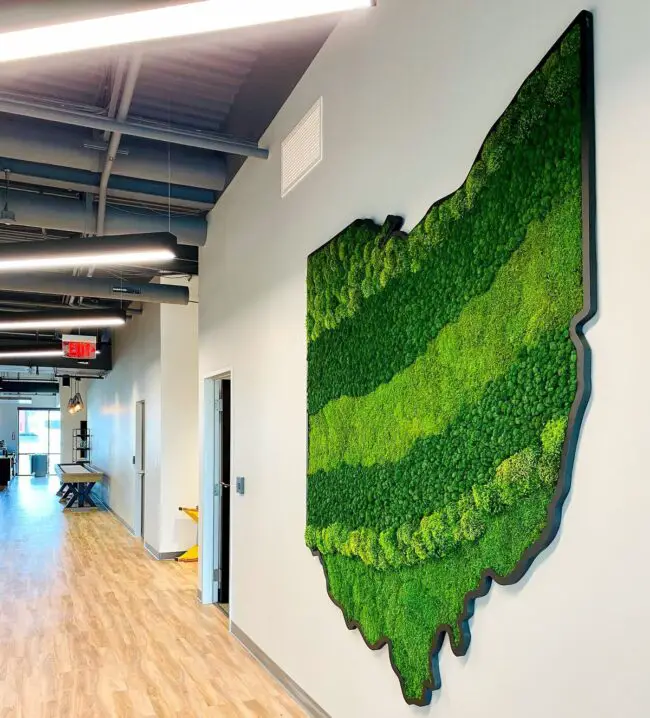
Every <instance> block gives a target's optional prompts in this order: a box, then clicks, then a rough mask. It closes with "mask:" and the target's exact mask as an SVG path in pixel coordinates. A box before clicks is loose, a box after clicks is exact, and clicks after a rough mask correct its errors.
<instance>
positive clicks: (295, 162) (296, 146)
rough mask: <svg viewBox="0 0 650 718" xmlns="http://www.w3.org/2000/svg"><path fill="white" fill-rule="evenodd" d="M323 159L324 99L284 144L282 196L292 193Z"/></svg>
mask: <svg viewBox="0 0 650 718" xmlns="http://www.w3.org/2000/svg"><path fill="white" fill-rule="evenodd" d="M322 159H323V98H322V97H321V98H319V100H318V101H317V102H316V104H315V105H314V106H313V107H312V108H311V109H310V110H309V112H308V113H307V114H306V115H305V116H304V117H303V118H302V120H300V122H299V123H298V124H297V125H296V126H295V127H294V129H293V130H292V131H291V133H290V134H289V135H288V136H287V138H286V139H285V140H284V142H283V143H282V196H283V197H284V196H285V195H286V194H287V193H288V192H290V191H291V190H292V189H293V188H294V187H295V186H296V185H297V184H298V182H300V181H301V180H302V179H304V178H305V177H306V176H307V175H308V174H309V172H311V171H312V170H313V169H314V167H316V165H317V164H318V163H319V162H320V161H321V160H322Z"/></svg>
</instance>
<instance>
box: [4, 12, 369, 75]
mask: <svg viewBox="0 0 650 718" xmlns="http://www.w3.org/2000/svg"><path fill="white" fill-rule="evenodd" d="M372 5H374V0H203V2H194V3H188V4H186V5H176V6H171V7H162V8H157V9H155V10H141V11H139V12H132V13H125V14H121V15H110V16H108V17H103V18H97V19H93V20H79V21H76V22H68V23H64V24H61V25H50V26H47V27H38V28H33V29H30V30H17V31H14V32H6V33H2V34H0V62H9V61H11V60H24V59H26V58H29V57H45V56H47V55H60V54H62V53H66V52H75V51H78V50H90V49H92V48H97V47H109V46H111V45H127V44H130V43H134V42H145V41H147V40H159V39H163V38H172V37H181V36H183V35H199V34H202V33H207V32H216V31H219V30H234V29H236V28H244V27H251V26H253V25H262V24H266V23H272V22H279V21H282V20H295V19H298V18H305V17H312V16H317V15H327V14H329V13H338V12H344V11H347V10H357V9H359V8H367V7H371V6H372Z"/></svg>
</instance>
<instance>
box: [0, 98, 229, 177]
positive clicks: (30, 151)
mask: <svg viewBox="0 0 650 718" xmlns="http://www.w3.org/2000/svg"><path fill="white" fill-rule="evenodd" d="M2 96H4V95H3V93H0V97H2ZM87 137H88V142H85V141H84V139H83V138H80V136H79V130H75V129H74V128H71V127H65V126H62V125H56V124H45V123H44V122H40V121H37V120H30V119H25V118H18V117H11V116H5V117H3V118H2V124H1V125H0V157H3V158H14V159H19V160H21V161H24V162H27V163H29V162H31V163H35V164H40V165H42V166H43V169H44V174H46V173H47V169H48V168H49V170H50V171H51V172H52V178H53V179H56V178H61V176H60V175H61V172H60V169H59V168H65V167H67V168H70V169H73V170H82V171H84V172H86V173H98V172H100V171H101V169H102V164H103V161H104V151H101V150H99V149H95V148H94V147H91V146H90V144H89V143H90V138H91V134H90V133H88V135H87ZM121 146H124V147H125V149H126V151H127V152H128V154H125V155H119V154H118V155H117V157H116V158H115V162H114V165H113V173H114V174H115V175H118V176H121V177H125V178H127V177H128V178H134V179H138V180H142V181H144V182H147V181H149V182H160V183H162V184H165V185H167V184H168V183H169V182H171V183H172V185H183V186H187V187H199V188H202V189H209V190H215V191H219V190H222V189H223V188H224V186H225V182H226V163H225V161H224V159H223V158H222V157H220V156H219V155H217V154H216V153H211V152H204V151H201V150H193V149H191V148H187V147H178V146H177V145H172V146H171V147H169V148H168V147H166V146H165V145H164V144H160V143H151V142H144V141H137V140H130V141H128V140H127V139H126V138H125V139H124V141H123V145H121ZM10 169H11V171H12V172H13V173H14V174H19V173H20V172H21V168H20V167H19V166H16V167H11V168H10ZM72 179H74V180H75V181H77V182H83V181H88V180H87V178H85V177H84V176H83V175H82V176H80V177H77V178H75V177H74V176H73V177H72ZM109 187H110V185H109Z"/></svg>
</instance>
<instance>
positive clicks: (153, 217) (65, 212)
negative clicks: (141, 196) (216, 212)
mask: <svg viewBox="0 0 650 718" xmlns="http://www.w3.org/2000/svg"><path fill="white" fill-rule="evenodd" d="M9 205H10V207H11V209H12V211H13V212H14V214H15V215H16V222H17V223H18V224H22V225H27V226H30V227H47V228H48V229H54V230H61V231H65V232H71V233H79V234H86V233H88V232H89V231H90V230H91V229H94V222H93V219H92V218H89V217H88V214H87V212H86V207H85V205H84V203H83V202H82V201H81V200H79V199H77V198H76V197H66V196H56V195H48V194H42V193H38V192H23V191H18V190H10V191H9ZM104 229H105V233H106V234H139V233H147V232H168V231H169V232H171V233H172V234H175V235H176V237H177V239H178V242H179V244H189V245H192V246H195V247H202V246H203V245H204V244H205V240H206V232H207V224H206V220H205V218H204V217H201V216H196V215H183V216H178V215H177V216H173V215H172V216H171V218H170V217H169V216H168V215H167V214H166V213H163V212H147V210H145V209H143V208H134V209H133V210H129V209H128V208H118V207H113V206H111V205H109V206H108V207H107V208H106V220H105V226H104Z"/></svg>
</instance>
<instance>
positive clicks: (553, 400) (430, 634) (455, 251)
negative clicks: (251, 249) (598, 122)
mask: <svg viewBox="0 0 650 718" xmlns="http://www.w3.org/2000/svg"><path fill="white" fill-rule="evenodd" d="M592 73H593V59H592V19H591V15H589V14H588V13H586V12H585V13H582V14H581V15H580V16H579V17H578V18H577V19H576V20H575V22H574V23H573V24H572V25H571V26H570V27H569V29H568V30H567V31H566V32H565V33H564V35H563V36H562V37H561V38H560V40H558V42H557V43H556V44H555V46H554V47H553V48H552V49H551V51H550V52H549V53H548V55H547V56H546V57H545V58H544V59H543V60H542V62H541V63H540V64H539V66H538V67H537V68H536V69H535V70H534V71H533V72H532V74H531V75H530V76H529V77H528V78H527V79H526V81H525V82H524V84H523V85H522V86H521V88H520V90H519V91H518V93H517V95H516V96H515V98H514V99H513V101H512V102H511V104H510V105H509V106H508V108H507V109H506V110H505V112H504V113H503V115H502V116H501V117H500V118H499V120H498V121H497V122H496V124H495V125H494V126H493V128H492V129H491V131H490V132H489V134H488V136H487V138H486V140H485V142H484V144H483V146H482V148H481V150H480V152H479V154H478V156H477V158H476V160H475V162H474V164H473V165H472V167H471V170H470V172H469V174H468V176H467V179H466V180H465V182H464V184H463V185H462V186H461V187H460V188H459V189H458V190H456V191H455V192H454V193H453V194H451V195H449V196H448V197H445V198H444V199H441V200H440V201H438V202H436V203H435V204H434V205H433V207H432V208H431V209H430V210H429V211H428V212H427V214H426V216H425V217H424V219H423V220H422V221H421V222H420V223H419V224H418V225H417V226H416V227H415V228H414V229H413V230H412V231H411V232H410V233H409V234H405V233H404V232H402V231H401V224H402V223H401V220H400V219H399V218H397V217H392V216H389V218H388V219H387V220H386V222H385V224H384V225H383V226H381V227H380V226H378V225H376V224H375V223H374V222H372V221H369V220H360V221H357V222H355V223H353V224H352V225H351V226H349V227H348V228H347V229H345V230H344V231H343V232H341V234H339V235H338V236H336V237H335V238H334V239H332V240H331V241H330V242H329V243H328V244H326V245H325V246H323V247H321V248H320V249H319V250H317V251H316V252H314V253H313V254H312V255H311V256H310V258H309V262H308V271H307V294H308V315H307V334H308V411H309V468H308V482H307V483H308V505H307V528H306V542H307V545H308V546H309V548H310V549H312V551H313V552H314V554H315V555H318V556H319V557H320V559H321V561H322V564H323V567H324V570H325V574H326V578H327V587H328V591H329V594H330V596H331V598H332V599H333V600H334V602H335V603H336V604H337V605H338V606H339V607H340V608H341V610H342V612H343V615H344V618H345V621H346V623H347V625H348V627H349V628H357V629H359V631H360V632H361V634H362V635H363V638H364V639H365V641H366V643H367V644H368V646H369V647H371V648H373V649H374V648H379V647H381V646H383V645H385V644H388V645H389V654H390V661H391V664H392V666H393V668H394V670H395V672H396V674H397V676H398V677H399V680H400V683H401V687H402V691H403V694H404V698H405V699H406V701H407V702H408V703H413V704H417V705H425V704H427V703H429V702H430V700H431V692H432V690H435V689H437V688H439V687H440V676H439V672H438V663H437V655H438V652H439V651H440V649H441V647H442V645H443V642H444V638H445V636H448V638H449V642H450V645H451V648H452V650H453V652H454V653H455V654H456V655H462V654H464V653H465V652H466V651H467V649H468V647H469V641H470V631H469V626H468V620H469V618H470V617H471V616H472V614H473V611H474V601H475V599H476V598H477V597H479V596H481V595H484V594H485V593H487V591H488V589H489V587H490V583H491V581H492V580H496V581H497V582H498V583H502V584H506V583H514V582H515V581H518V580H519V579H520V578H521V577H522V576H523V575H524V573H525V572H526V570H527V569H528V568H529V566H530V565H531V563H532V561H533V560H534V558H535V557H536V556H537V555H538V554H539V553H540V551H542V550H543V549H544V548H545V547H547V546H548V544H549V543H550V542H551V541H552V539H553V537H554V536H555V534H556V532H557V529H558V526H559V520H560V515H561V508H562V503H563V500H564V498H565V497H566V495H567V492H568V490H569V482H570V474H571V469H572V465H573V457H574V453H575V447H576V442H577V438H578V432H579V428H580V423H581V420H582V417H583V414H584V410H585V407H586V404H587V401H588V397H589V390H590V362H589V351H588V347H587V344H586V342H585V340H584V337H583V334H582V327H583V325H584V323H585V322H586V321H587V320H588V319H589V318H591V317H592V316H593V315H594V313H595V310H596V307H595V296H596V295H595V255H594V252H595V249H594V241H593V234H594V229H593V218H594V195H593V189H594V175H593V136H594V131H593V94H592V88H593V76H592ZM473 628H474V630H475V632H480V628H481V621H480V616H478V617H477V620H476V622H475V623H474V626H473Z"/></svg>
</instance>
